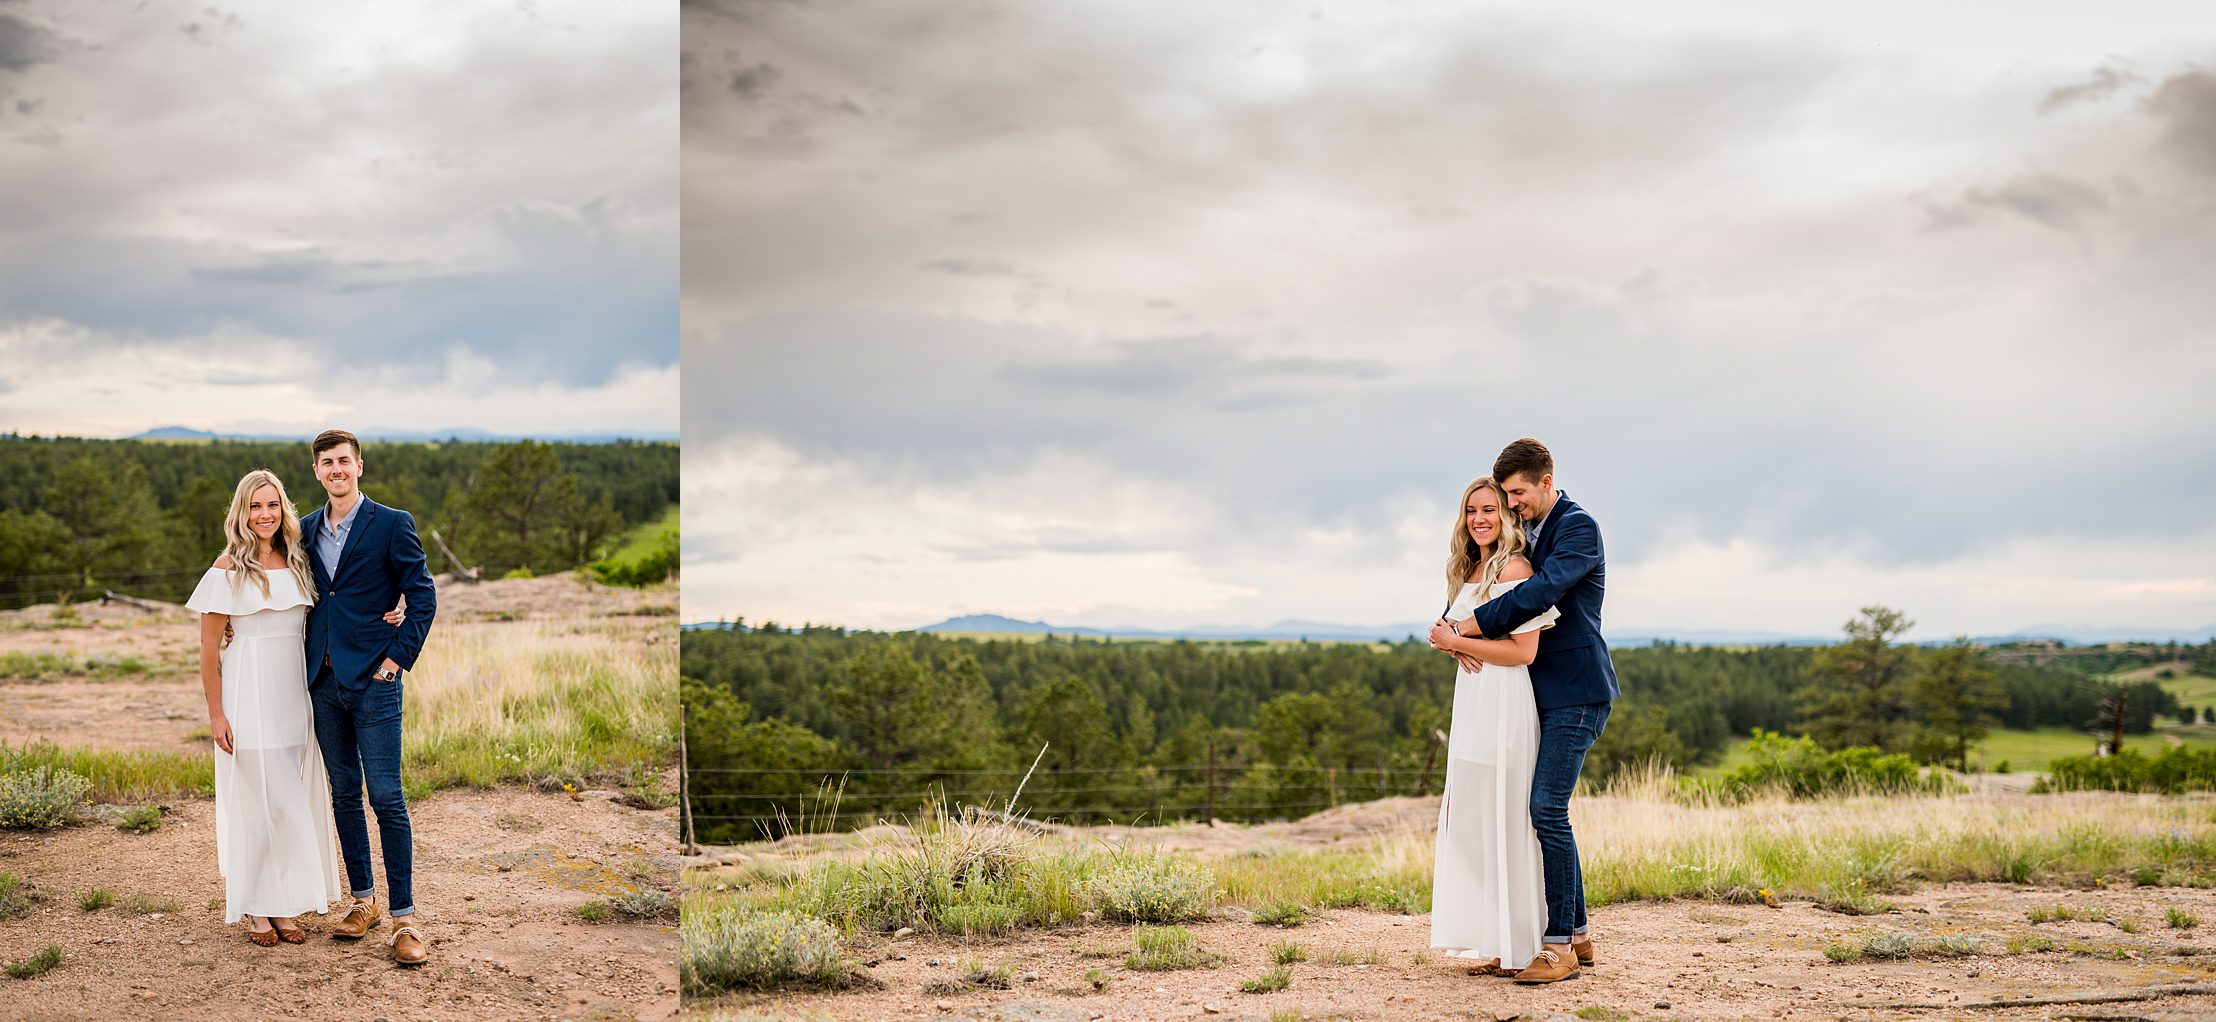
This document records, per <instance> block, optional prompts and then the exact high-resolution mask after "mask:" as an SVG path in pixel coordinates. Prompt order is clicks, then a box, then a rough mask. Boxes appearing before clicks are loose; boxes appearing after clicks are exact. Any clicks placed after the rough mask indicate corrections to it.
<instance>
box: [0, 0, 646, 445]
mask: <svg viewBox="0 0 2216 1022" xmlns="http://www.w3.org/2000/svg"><path fill="white" fill-rule="evenodd" d="M677 22H678V17H677V11H676V9H675V7H674V5H662V4H599V3H592V2H589V0H523V2H520V3H515V4H507V5H499V6H495V5H491V4H448V3H436V2H428V0H400V2H393V3H380V4H372V5H353V6H349V7H348V8H346V9H345V10H332V9H328V8H326V7H322V6H316V5H302V4H297V3H281V2H244V3H237V2H229V0H219V4H218V5H217V6H210V5H208V4H206V3H203V2H193V3H182V2H165V0H150V2H145V3H136V4H131V3H71V2H60V0H0V432H5V431H16V432H22V433H33V432H36V433H45V434H54V433H68V434H83V435H93V436H115V435H129V434H131V433H136V432H139V431H141V430H144V429H148V428H150V427H155V426H162V425H183V426H188V427H194V428H200V429H209V430H218V431H231V432H245V433H299V432H303V431H313V430H316V429H320V428H323V427H324V426H327V425H329V424H332V423H346V424H349V425H352V426H353V427H355V428H357V429H361V430H378V429H418V428H426V429H442V428H454V427H474V428H479V429H487V430H493V431H496V432H510V433H532V434H539V435H548V434H572V433H585V432H607V431H613V432H628V433H632V434H634V435H644V434H659V435H671V434H674V433H676V431H677V429H678V422H677V407H676V406H677V397H678V379H677V375H678V367H677V360H678V343H677V235H678V210H677V130H678V105H677V66H676V57H677Z"/></svg>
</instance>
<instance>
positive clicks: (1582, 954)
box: [1570, 937, 1593, 969]
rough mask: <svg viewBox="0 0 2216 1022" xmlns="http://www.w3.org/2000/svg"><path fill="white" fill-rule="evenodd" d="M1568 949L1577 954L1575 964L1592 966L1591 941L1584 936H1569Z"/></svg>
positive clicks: (1588, 967)
mask: <svg viewBox="0 0 2216 1022" xmlns="http://www.w3.org/2000/svg"><path fill="white" fill-rule="evenodd" d="M1570 950H1571V951H1572V952H1575V953H1576V954H1577V964H1578V965H1579V966H1580V967H1582V968H1587V969H1590V968H1592V967H1593V942H1592V941H1591V940H1590V939H1587V938H1585V937H1572V938H1570Z"/></svg>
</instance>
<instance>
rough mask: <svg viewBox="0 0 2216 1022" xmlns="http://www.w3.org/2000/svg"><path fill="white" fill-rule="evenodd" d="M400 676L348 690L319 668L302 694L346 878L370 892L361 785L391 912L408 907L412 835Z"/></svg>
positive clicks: (357, 889)
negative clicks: (311, 711)
mask: <svg viewBox="0 0 2216 1022" xmlns="http://www.w3.org/2000/svg"><path fill="white" fill-rule="evenodd" d="M401 684H402V683H401V682H399V681H389V682H388V681H377V680H375V679H371V680H370V683H369V684H368V685H367V686H364V687H362V688H358V689H354V690H352V691H349V690H347V689H346V688H344V687H342V686H341V685H339V683H338V679H337V678H334V677H332V676H331V668H330V667H329V666H328V665H325V666H322V667H320V668H318V670H317V672H316V678H315V681H314V683H312V684H310V685H309V686H308V698H309V701H310V702H311V703H313V704H314V706H315V740H316V743H317V744H319V745H321V746H323V769H324V771H325V772H326V773H328V774H330V775H331V817H332V819H333V820H334V821H335V822H336V824H337V826H338V832H339V852H340V858H342V859H344V860H345V861H346V883H347V887H348V889H349V890H352V891H353V892H354V896H355V897H357V898H367V897H369V896H370V895H371V894H373V893H375V891H376V889H377V882H376V879H375V877H374V876H373V875H372V874H371V873H370V869H369V827H368V826H367V824H365V823H364V822H363V819H362V789H363V788H364V787H365V786H366V787H367V788H368V789H369V806H370V808H371V809H374V810H376V812H377V845H378V847H379V848H380V849H382V850H383V851H384V853H385V883H386V884H387V885H388V886H390V887H391V888H392V891H391V892H390V894H389V895H388V896H387V897H386V899H385V904H386V910H387V911H389V912H390V913H392V915H394V916H395V917H398V916H406V915H412V914H414V912H415V884H414V877H415V837H414V834H413V832H411V831H410V830H409V829H408V800H407V798H406V797H405V796H403V795H402V794H401V793H400V691H401V689H400V686H401Z"/></svg>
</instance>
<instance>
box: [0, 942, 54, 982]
mask: <svg viewBox="0 0 2216 1022" xmlns="http://www.w3.org/2000/svg"><path fill="white" fill-rule="evenodd" d="M61 963H62V949H61V948H60V947H58V946H56V945H53V944H48V945H46V946H45V947H43V948H40V949H39V951H38V953H37V954H35V955H32V956H31V957H29V958H26V959H24V960H22V961H20V962H9V963H8V975H10V976H14V977H15V978H17V979H30V978H31V977H33V976H36V975H39V974H40V973H43V972H46V971H48V970H51V969H52V968H54V967H55V966H57V965H60V964H61Z"/></svg>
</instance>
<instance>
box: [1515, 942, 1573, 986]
mask: <svg viewBox="0 0 2216 1022" xmlns="http://www.w3.org/2000/svg"><path fill="white" fill-rule="evenodd" d="M1576 978H1577V955H1576V954H1575V953H1574V952H1573V953H1572V954H1571V955H1570V956H1569V958H1568V959H1564V958H1563V957H1562V955H1561V953H1560V952H1557V951H1555V950H1554V949H1553V948H1551V947H1543V948H1540V949H1539V956H1538V957H1537V958H1533V959H1532V960H1531V964H1530V965H1526V966H1524V967H1523V971H1522V972H1519V973H1517V974H1516V982H1518V983H1521V984H1524V985H1525V986H1530V985H1531V984H1534V983H1560V982H1561V981H1563V980H1565V979H1576Z"/></svg>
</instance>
